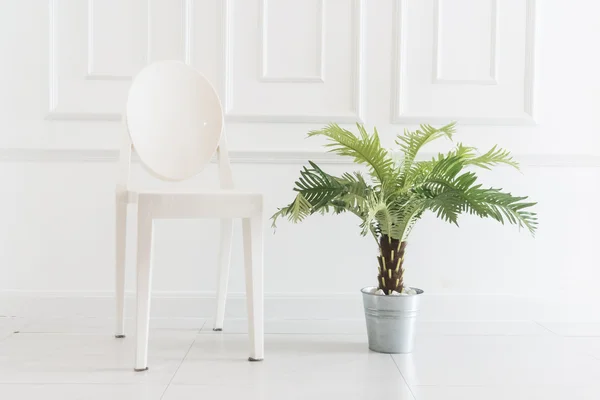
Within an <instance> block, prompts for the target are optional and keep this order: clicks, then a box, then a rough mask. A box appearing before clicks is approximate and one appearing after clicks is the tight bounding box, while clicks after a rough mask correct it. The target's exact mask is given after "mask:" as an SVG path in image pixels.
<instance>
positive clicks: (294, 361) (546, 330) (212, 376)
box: [0, 318, 600, 400]
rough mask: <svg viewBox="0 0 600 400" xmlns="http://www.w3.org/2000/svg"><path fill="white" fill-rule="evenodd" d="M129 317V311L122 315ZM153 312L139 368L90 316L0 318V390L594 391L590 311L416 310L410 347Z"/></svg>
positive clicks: (225, 395)
mask: <svg viewBox="0 0 600 400" xmlns="http://www.w3.org/2000/svg"><path fill="white" fill-rule="evenodd" d="M132 326H133V324H132V323H131V321H128V327H129V328H131V327H132ZM210 327H211V324H210V321H206V320H203V319H154V320H152V328H151V339H150V356H149V358H150V369H149V371H147V372H142V373H139V372H138V373H136V372H134V371H133V369H132V367H133V350H134V337H133V334H130V335H129V336H128V337H127V338H126V339H121V340H119V339H115V338H113V337H112V336H111V333H112V331H111V329H112V321H110V320H108V319H99V318H65V319H32V320H25V319H20V318H0V399H11V400H12V399H47V400H52V399H60V400H65V399H66V400H69V399H86V400H88V399H90V400H95V399H113V400H119V399H127V400H136V399H155V400H158V399H165V400H175V399H176V400H185V399H199V398H215V399H220V400H226V399H243V400H254V399H302V400H304V399H311V400H312V399H314V400H318V399H328V400H331V399H367V400H370V399H399V400H402V399H411V400H412V399H418V400H458V399H460V400H471V399H472V400H504V399H510V400H536V399H539V400H542V399H543V400H558V399H560V400H563V399H565V400H567V399H568V400H579V399H586V400H587V399H589V400H592V399H593V400H597V399H600V323H595V324H594V323H590V324H583V323H581V324H566V323H556V322H555V323H552V322H533V321H507V322H497V321H496V322H473V321H471V322H468V321H465V322H422V323H421V324H420V327H419V334H418V335H419V336H418V341H417V347H416V349H415V351H414V353H413V354H411V355H395V356H390V355H385V354H377V353H373V352H370V351H369V350H368V349H367V345H366V335H365V328H364V322H363V321H362V320H272V321H267V324H266V330H267V333H268V334H267V335H266V338H265V347H266V359H265V361H264V362H261V363H249V362H248V361H246V358H247V340H248V339H247V336H246V335H245V334H244V332H245V321H243V320H229V321H226V326H225V332H224V333H215V332H212V330H211V329H210Z"/></svg>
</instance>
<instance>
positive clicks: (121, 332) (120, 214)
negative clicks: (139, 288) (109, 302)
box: [115, 193, 127, 338]
mask: <svg viewBox="0 0 600 400" xmlns="http://www.w3.org/2000/svg"><path fill="white" fill-rule="evenodd" d="M115 203H116V204H115V205H116V207H115V209H116V212H115V214H116V219H115V220H116V221H115V227H116V229H115V237H116V243H115V266H116V274H115V286H116V287H115V289H116V290H115V292H116V315H115V318H116V320H115V337H116V338H124V337H125V314H124V308H125V249H126V241H127V238H126V237H127V201H125V199H124V198H123V195H122V194H121V193H117V196H116V202H115Z"/></svg>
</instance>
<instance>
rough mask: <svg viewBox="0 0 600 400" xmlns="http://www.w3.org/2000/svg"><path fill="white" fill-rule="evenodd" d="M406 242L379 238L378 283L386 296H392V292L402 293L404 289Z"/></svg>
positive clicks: (385, 237)
mask: <svg viewBox="0 0 600 400" xmlns="http://www.w3.org/2000/svg"><path fill="white" fill-rule="evenodd" d="M405 249H406V242H400V240H398V239H392V238H391V237H389V236H387V235H382V236H381V237H380V238H379V251H380V255H379V257H377V260H378V261H379V275H378V277H377V278H378V281H379V282H378V283H379V289H381V290H383V293H385V294H392V291H394V290H395V291H396V292H398V293H401V292H402V289H403V288H404V266H403V264H404V250H405Z"/></svg>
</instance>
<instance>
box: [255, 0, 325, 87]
mask: <svg viewBox="0 0 600 400" xmlns="http://www.w3.org/2000/svg"><path fill="white" fill-rule="evenodd" d="M317 1H318V13H317V18H318V22H317V29H318V35H317V36H318V38H319V39H318V40H317V45H316V51H317V65H316V70H317V71H318V73H317V74H315V75H306V76H271V75H269V68H268V67H269V53H268V51H269V46H268V44H269V32H268V26H269V20H268V18H269V3H268V0H260V5H259V29H258V32H259V38H258V40H259V47H260V57H259V58H258V62H259V67H258V72H259V75H258V80H259V81H260V82H279V83H324V82H325V1H324V0H317Z"/></svg>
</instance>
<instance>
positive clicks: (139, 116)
mask: <svg viewBox="0 0 600 400" xmlns="http://www.w3.org/2000/svg"><path fill="white" fill-rule="evenodd" d="M125 127H126V129H127V131H128V132H129V135H123V137H124V140H123V147H122V149H121V154H120V162H119V178H118V182H117V187H116V299H117V301H116V303H117V326H116V335H115V336H116V337H118V338H121V337H125V332H124V312H123V308H124V286H125V246H126V233H125V231H126V220H127V205H128V204H136V205H137V211H138V223H137V232H138V241H137V316H136V317H137V350H136V361H135V370H136V371H143V370H146V369H147V368H148V325H149V318H150V295H151V290H150V288H151V283H152V247H153V240H152V237H153V221H154V220H156V219H181V218H207V217H214V218H220V219H221V243H220V250H219V252H220V254H219V264H220V265H219V280H218V290H217V293H218V294H217V315H216V319H215V325H214V330H221V329H222V328H223V318H224V315H225V298H226V296H227V281H228V277H229V262H230V254H231V241H232V231H233V227H232V218H242V227H243V242H244V264H245V272H246V296H247V304H248V325H249V334H250V357H249V360H250V361H260V360H262V359H263V356H264V354H263V353H264V338H263V210H262V209H263V199H262V195H261V194H257V193H242V192H236V191H234V190H232V189H233V179H232V174H231V166H230V162H229V156H228V153H227V145H226V141H225V137H224V135H222V134H221V132H222V128H223V112H222V109H221V104H220V102H219V98H218V96H217V94H216V92H215V90H214V88H213V87H212V86H211V84H210V83H209V82H208V80H206V78H204V76H202V75H201V74H200V73H199V72H198V71H196V70H194V69H193V68H191V67H189V66H188V65H186V64H184V63H182V62H178V61H162V62H158V63H154V64H151V65H149V66H147V67H146V68H144V69H143V70H142V71H141V72H140V73H139V74H138V75H137V76H136V78H135V79H134V81H133V83H132V85H131V88H130V90H129V97H128V100H127V112H126V116H125ZM133 149H135V151H136V152H137V154H138V155H139V157H140V159H141V161H142V164H143V165H144V166H145V167H146V169H148V170H149V172H150V173H151V174H153V175H154V176H156V177H158V178H160V179H163V180H168V181H181V180H184V179H187V178H191V177H193V176H195V175H197V174H198V173H199V172H200V171H201V170H202V169H203V167H204V166H206V164H207V163H209V161H210V159H211V158H212V156H213V154H214V153H215V152H217V156H218V167H219V180H220V186H221V190H217V191H202V190H197V191H189V190H182V191H177V190H169V191H156V190H149V191H144V190H134V189H132V188H131V187H130V186H129V170H130V161H131V152H132V150H133Z"/></svg>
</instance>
